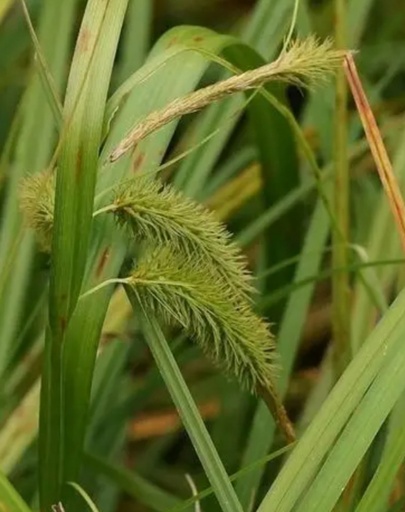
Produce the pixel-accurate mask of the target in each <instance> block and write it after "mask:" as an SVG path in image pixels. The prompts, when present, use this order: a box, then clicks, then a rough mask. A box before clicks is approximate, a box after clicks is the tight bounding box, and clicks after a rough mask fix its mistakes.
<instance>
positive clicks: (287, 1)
mask: <svg viewBox="0 0 405 512" xmlns="http://www.w3.org/2000/svg"><path fill="white" fill-rule="evenodd" d="M294 5H295V2H294V1H293V0H257V1H256V2H254V1H250V0H249V1H248V0H194V1H193V2H190V1H187V0H166V1H165V2H164V1H163V0H160V1H155V2H153V1H152V0H129V2H128V1H126V0H89V1H88V2H86V1H84V0H64V1H60V2H58V1H56V0H32V1H28V0H27V1H26V5H25V4H24V3H23V2H20V1H17V0H15V1H13V0H3V1H1V2H0V23H1V26H0V49H1V51H0V70H1V75H0V76H1V80H0V89H1V93H0V118H1V123H0V148H1V159H0V185H1V191H0V192H1V195H0V201H1V218H0V221H1V223H0V470H1V471H0V511H1V512H3V510H4V511H7V512H9V511H10V512H27V511H29V510H39V509H40V510H41V511H42V512H45V511H46V512H48V511H50V510H52V506H58V507H59V508H56V509H54V510H58V511H59V512H61V511H62V510H63V509H64V510H65V511H66V512H67V511H69V512H70V511H73V510H85V509H86V507H87V508H91V506H97V509H98V510H100V511H105V512H109V511H111V512H113V511H118V510H120V511H128V512H129V511H133V512H143V511H165V512H168V511H175V510H176V511H180V510H188V511H197V510H200V509H199V508H198V507H199V506H200V507H201V510H204V511H210V512H211V511H213V512H215V511H220V510H222V511H225V512H236V511H246V512H247V511H250V510H258V511H259V512H290V511H293V510H294V511H300V512H328V511H332V510H336V511H339V512H349V511H356V512H394V511H401V510H405V479H404V471H403V466H402V463H403V459H404V457H405V434H404V432H405V414H404V405H405V402H404V394H403V393H404V390H405V376H404V375H405V374H404V370H403V369H404V367H405V345H404V342H403V340H404V334H405V315H404V313H405V295H404V292H403V291H402V288H403V283H404V272H403V253H402V250H401V245H400V237H399V236H398V232H397V229H396V227H395V223H394V220H393V218H392V216H391V213H390V207H389V201H390V198H387V197H386V195H385V194H384V191H383V189H382V187H381V184H380V182H379V179H378V176H377V173H376V171H375V163H374V162H373V159H372V158H371V153H370V148H369V146H368V143H367V141H366V140H365V137H364V133H363V130H362V127H361V123H360V121H359V116H358V113H357V112H356V109H355V107H354V103H353V101H352V99H351V96H350V92H349V91H348V90H347V86H346V81H345V77H344V73H343V71H341V72H339V73H338V74H337V77H336V79H333V80H330V81H329V82H328V83H326V84H324V83H323V84H319V85H315V86H314V87H313V88H311V90H309V91H308V90H304V89H299V88H298V87H296V86H291V85H285V84H279V83H272V84H271V85H269V86H266V93H264V94H255V95H253V97H252V96H246V95H243V94H238V95H234V96H231V97H230V98H228V99H226V100H223V101H221V102H218V103H214V104H212V105H211V106H209V107H207V108H206V109H204V110H203V111H202V112H200V113H198V114H194V115H192V116H186V117H184V118H182V119H181V120H180V121H176V122H173V123H171V124H169V125H167V126H165V127H164V128H163V129H160V130H159V131H157V132H155V133H153V134H151V135H150V136H148V137H147V138H145V139H144V140H142V141H141V142H140V143H138V145H137V146H136V148H135V150H134V151H133V152H132V153H131V154H127V155H126V156H125V157H124V158H123V159H121V160H119V161H118V162H116V163H111V162H109V160H108V156H109V155H110V154H111V152H112V150H113V149H114V148H115V147H116V146H117V144H118V143H119V142H120V141H121V140H122V139H123V138H124V136H125V135H126V134H127V132H128V130H129V129H130V128H132V127H133V126H134V125H136V124H137V122H139V121H142V120H143V119H144V118H145V117H146V116H147V115H148V114H149V113H150V112H153V111H155V110H158V109H161V108H163V107H164V106H165V105H167V104H168V103H169V102H170V101H171V100H173V99H175V98H178V97H181V96H184V95H185V94H187V93H189V92H191V91H193V90H196V89H198V88H200V87H203V86H205V85H208V84H211V83H213V82H216V81H218V80H220V79H223V78H224V77H226V76H229V74H230V71H229V70H230V69H235V68H234V67H235V66H236V67H237V68H239V69H243V70H245V69H251V68H255V67H257V66H260V65H262V64H263V63H265V62H269V61H271V60H273V59H275V58H276V57H277V55H278V54H279V52H280V50H281V48H282V44H283V38H285V37H286V35H287V33H288V30H289V27H290V24H291V20H292V17H293V11H294ZM25 7H26V9H24V8H25ZM29 17H31V20H32V24H33V26H32V27H31V31H30V18H29ZM404 27H405V8H404V5H403V2H402V1H400V0H384V1H383V0H355V1H351V2H345V1H344V0H322V1H314V0H312V1H311V0H301V2H300V3H299V8H298V14H297V18H296V23H295V28H294V37H299V38H302V39H304V38H306V37H308V36H310V35H311V34H316V35H318V36H319V37H320V38H326V37H329V36H331V37H333V38H334V39H335V42H336V45H337V46H338V47H340V48H349V49H354V50H359V51H358V53H356V55H355V59H356V62H357V65H358V68H359V73H360V75H361V78H362V81H363V85H364V88H365V90H366V92H367V95H368V98H369V101H370V103H371V105H372V107H373V110H374V112H375V114H376V116H377V120H378V123H379V126H380V130H381V133H382V135H383V137H384V141H385V143H386V146H387V149H388V152H389V154H390V157H391V159H392V162H393V167H394V171H395V174H396V176H397V179H398V181H399V184H400V186H401V187H402V189H404V187H405V125H404V118H403V113H404V107H405V104H404V94H403V91H404V84H405V75H404V62H405V31H404ZM35 34H36V36H37V37H38V41H37V40H36V36H35ZM230 36H232V37H230ZM232 66H234V67H233V68H232ZM224 68H225V69H224ZM262 92H263V91H262ZM272 98H276V99H277V100H276V102H275V101H272ZM247 99H249V101H247ZM280 104H281V105H284V106H286V107H288V108H287V109H285V108H284V109H283V108H282V109H281V110H280V109H277V108H276V107H275V105H276V106H277V105H280ZM62 105H63V107H62ZM289 112H290V114H289ZM165 164H168V165H165ZM162 166H163V168H162ZM53 168H57V172H58V178H57V185H56V199H55V223H54V226H53V243H52V254H51V256H50V255H49V254H48V253H45V252H43V251H42V250H41V247H40V246H39V245H38V242H37V239H36V237H35V234H34V232H33V231H32V230H31V229H30V228H29V227H28V226H27V222H26V220H25V219H24V217H23V214H22V212H21V204H20V203H21V201H20V195H21V183H22V178H24V177H26V176H28V175H31V174H32V173H38V172H40V171H43V170H45V169H53ZM157 171H159V172H160V173H161V175H162V176H163V178H164V179H165V180H167V181H170V182H171V183H172V184H173V186H175V187H176V188H177V189H178V190H181V191H183V192H184V194H186V195H187V196H189V197H191V198H193V199H196V200H197V201H199V202H200V203H203V204H205V205H206V206H208V207H209V208H210V209H212V210H214V211H215V212H216V215H217V216H218V218H220V219H221V220H223V221H224V222H225V223H226V224H227V225H228V227H229V229H230V230H231V231H232V233H234V235H235V240H236V242H237V243H238V244H239V245H240V246H241V247H242V249H243V251H244V252H245V253H246V255H247V257H248V260H249V266H250V268H251V270H252V272H253V273H254V274H255V276H256V280H255V283H256V285H257V288H258V290H259V293H258V294H257V295H256V296H255V307H256V310H257V311H258V312H260V313H261V314H263V315H264V316H265V317H266V318H267V319H268V320H269V322H270V323H271V324H272V331H273V332H274V334H275V336H276V342H277V348H278V352H279V354H280V357H279V359H280V369H279V374H278V382H277V385H278V389H279V391H280V394H281V395H282V396H283V397H284V399H285V404H286V408H287V410H288V412H289V415H290V417H291V418H292V419H293V421H294V424H295V427H296V431H297V437H298V441H297V442H296V443H295V444H294V445H290V446H285V441H284V439H283V437H282V435H281V434H280V432H279V431H278V429H277V428H276V425H275V422H274V420H273V419H272V418H271V416H270V414H269V412H268V410H267V408H266V406H265V404H264V403H263V402H262V401H261V400H259V399H257V398H256V397H254V396H252V395H251V394H249V393H248V392H246V391H243V390H242V389H241V387H240V385H239V384H238V383H237V382H235V381H233V380H229V379H228V378H226V376H224V375H223V374H222V372H221V371H218V370H217V369H216V368H214V367H213V365H212V364H211V363H210V362H209V361H208V360H207V359H206V358H205V357H204V355H203V354H202V352H201V350H200V349H199V348H198V347H197V346H195V345H194V344H192V343H191V342H190V341H189V340H187V339H185V338H184V337H179V336H178V333H176V332H173V331H170V330H166V329H165V330H162V329H161V327H160V325H159V323H158V322H156V320H159V319H153V318H152V319H151V318H149V317H148V315H145V314H144V312H143V311H142V310H140V309H139V307H138V309H137V307H136V304H135V308H134V309H135V311H133V309H132V307H131V303H130V301H129V300H128V298H127V296H126V294H125V292H124V290H123V289H122V288H121V287H119V286H118V287H114V286H109V287H104V288H102V289H101V290H100V291H99V292H97V293H94V294H89V295H87V296H86V297H84V298H81V294H82V293H83V292H85V291H88V290H89V289H91V288H93V287H94V286H96V285H98V284H100V283H102V282H103V281H105V280H107V279H111V278H116V277H118V276H122V275H125V269H126V268H127V266H128V263H129V261H131V259H132V258H133V254H134V247H133V244H132V243H130V242H129V240H128V233H127V232H126V231H125V230H122V229H117V225H116V223H115V222H114V220H113V219H112V218H109V217H107V216H104V217H103V216H97V217H96V218H95V219H94V220H92V212H93V211H94V210H95V209H98V208H101V207H103V206H105V202H104V201H105V197H106V195H105V192H106V191H109V190H111V187H113V186H114V185H116V184H118V183H119V182H120V181H122V180H123V179H124V178H128V177H131V176H133V175H134V174H135V175H137V174H139V173H142V172H149V173H153V172H157ZM319 173H322V174H321V176H322V179H320V178H319ZM41 379H42V389H41V390H40V380H41ZM67 482H73V483H74V484H67ZM81 493H82V496H80V494H81ZM85 493H86V494H85ZM198 493H202V494H201V495H200V494H199V495H198V496H197V497H194V498H193V496H195V494H198ZM86 496H90V497H91V499H92V500H93V501H94V503H95V504H96V505H91V503H90V502H88V503H87V504H86V502H85V500H84V498H85V497H86ZM59 502H60V503H61V505H58V503H59Z"/></svg>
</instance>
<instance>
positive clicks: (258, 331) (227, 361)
mask: <svg viewBox="0 0 405 512" xmlns="http://www.w3.org/2000/svg"><path fill="white" fill-rule="evenodd" d="M344 55H345V52H342V51H340V50H335V49H334V48H333V46H332V42H331V41H328V40H327V41H324V42H323V43H322V42H319V41H318V40H317V39H316V38H314V37H310V38H308V39H307V40H305V41H298V42H294V43H292V44H290V45H287V47H286V48H284V50H283V51H282V52H281V54H280V56H279V57H278V59H276V60H275V61H274V62H272V63H270V64H267V65H265V66H262V67H260V68H258V69H255V70H250V71H247V72H245V73H241V74H239V75H236V76H233V77H231V78H228V79H226V80H223V81H222V82H218V83H217V84H214V85H212V86H208V87H205V88H203V89H201V90H199V91H196V92H193V93H190V94H189V95H186V96H185V97H183V98H179V99H176V100H174V101H173V102H172V103H170V104H169V105H167V106H166V107H165V108H164V109H162V110H160V111H156V112H152V113H151V114H150V115H149V116H147V118H146V119H145V120H144V121H143V122H141V123H140V124H138V125H137V126H135V127H134V128H133V129H132V130H131V131H130V132H129V133H128V135H127V136H126V137H125V138H124V139H123V140H122V141H121V142H120V144H119V145H118V146H117V148H115V150H114V151H113V153H112V154H111V155H110V157H109V160H110V161H114V160H116V159H118V158H120V157H121V156H122V155H124V154H125V153H126V152H128V151H130V150H131V149H133V147H134V146H135V145H136V144H137V143H138V142H139V140H141V139H143V138H144V137H146V136H147V135H148V134H149V133H151V132H153V131H156V130H158V129H159V128H161V127H162V126H164V125H165V124H167V123H169V122H171V121H173V120H174V119H176V118H178V117H180V116H183V115H186V114H189V113H191V112H196V111H198V110H200V109H202V108H204V107H205V106H207V105H209V104H211V103H212V102H214V101H218V100H221V99H222V98H224V97H226V96H228V95H230V94H234V93H235V92H238V91H245V90H248V89H252V88H259V87H261V86H262V85H264V84H265V83H266V82H268V81H269V80H281V81H286V82H289V83H295V84H299V85H304V84H316V83H318V82H319V81H321V80H322V79H323V78H324V77H325V76H327V75H328V74H330V73H331V72H333V71H334V70H335V69H337V68H338V67H339V66H340V65H341V63H342V60H343V58H344ZM23 189H24V191H23V194H22V196H23V197H22V203H23V207H24V209H25V210H26V213H27V218H28V222H29V224H30V226H31V227H33V228H34V229H35V230H36V231H37V232H38V235H39V239H40V242H41V245H42V247H43V248H45V249H49V247H50V240H51V236H52V226H53V206H54V179H53V176H52V175H51V174H42V175H41V174H40V175H35V176H34V177H32V178H30V179H28V180H27V181H26V182H25V185H24V187H23ZM101 212H104V213H105V214H111V213H112V214H114V215H115V216H116V218H117V221H118V222H119V223H120V224H121V225H124V226H126V228H127V229H128V230H129V234H130V235H131V236H133V237H134V238H135V239H136V240H137V241H138V242H142V246H143V248H144V250H143V251H142V256H141V257H140V259H139V260H138V261H137V263H136V267H135V268H134V269H133V272H132V273H131V275H130V276H129V277H128V279H126V280H125V283H126V284H127V286H130V287H131V289H132V290H133V291H134V293H135V294H136V296H137V298H138V300H139V302H140V303H141V304H142V306H143V307H144V309H145V311H146V312H149V313H151V314H154V315H156V316H157V317H158V318H159V319H160V320H163V321H165V323H167V324H170V325H173V324H176V325H178V326H180V327H181V328H182V329H184V331H185V332H186V333H187V334H188V335H189V336H190V337H191V338H193V339H194V340H195V341H196V342H197V343H199V344H200V345H201V347H202V349H203V350H204V352H205V353H206V354H207V355H208V356H210V357H211V359H213V360H214V361H215V362H216V363H217V364H219V365H221V366H222V367H223V368H224V369H225V370H226V371H227V372H228V373H229V374H232V375H235V376H236V377H237V378H238V379H239V381H240V382H241V383H242V385H244V386H245V387H247V388H248V389H250V390H252V391H256V390H261V391H263V389H265V390H266V392H269V393H270V394H271V395H273V394H274V393H273V392H274V387H273V380H274V371H275V365H274V361H275V346H274V340H273V338H272V336H271V334H270V331H269V329H268V325H267V324H266V322H264V321H263V320H262V319H261V318H260V317H259V316H257V315H256V314H255V313H254V311H253V308H252V302H251V293H252V291H253V287H252V282H251V277H250V275H249V273H248V272H247V270H246V263H245V260H244V258H243V256H242V254H241V252H240V251H239V249H238V248H237V247H236V245H235V244H234V243H233V242H232V241H231V239H230V235H229V233H228V232H227V230H226V229H225V227H224V226H223V225H222V224H220V223H219V222H218V221H217V220H216V219H215V217H214V216H213V214H212V213H209V212H208V211H207V210H206V209H204V208H203V207H202V206H201V205H199V204H197V203H196V202H194V201H192V200H190V199H188V198H186V197H185V196H184V195H183V194H181V193H180V192H178V191H175V190H174V189H173V188H172V187H171V186H170V185H165V184H163V183H162V182H160V181H159V180H150V179H147V178H146V177H145V176H143V177H142V176H139V177H135V178H133V179H132V180H131V181H128V182H125V183H123V184H121V185H119V186H118V187H117V189H116V191H115V193H114V198H113V200H112V204H110V205H109V206H107V207H105V208H103V209H102V210H100V211H99V212H97V213H98V214H100V213H101ZM121 282H122V280H121ZM262 394H263V393H262Z"/></svg>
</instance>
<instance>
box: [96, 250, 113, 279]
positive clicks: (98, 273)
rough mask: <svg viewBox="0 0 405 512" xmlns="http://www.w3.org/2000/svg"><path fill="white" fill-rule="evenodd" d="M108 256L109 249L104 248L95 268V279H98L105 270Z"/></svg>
mask: <svg viewBox="0 0 405 512" xmlns="http://www.w3.org/2000/svg"><path fill="white" fill-rule="evenodd" d="M109 256H110V248H109V247H105V249H104V250H103V252H102V253H101V256H100V259H99V261H98V264H97V268H96V277H100V276H101V274H102V272H103V270H104V269H105V266H106V263H107V261H108V257H109Z"/></svg>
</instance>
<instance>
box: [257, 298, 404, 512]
mask: <svg viewBox="0 0 405 512" xmlns="http://www.w3.org/2000/svg"><path fill="white" fill-rule="evenodd" d="M404 308H405V293H402V294H400V295H399V297H398V298H397V299H396V301H395V302H394V303H393V305H392V306H391V307H390V309H389V311H388V312H387V314H386V315H384V317H383V319H382V320H381V321H380V323H379V324H378V325H377V327H376V328H375V329H374V331H373V332H372V333H371V335H370V336H369V338H368V339H367V341H366V342H365V343H364V345H363V346H362V348H361V349H360V351H359V352H358V353H357V355H356V357H355V358H354V359H353V361H352V362H351V363H350V365H349V367H348V368H347V370H346V371H345V372H344V374H343V376H342V377H341V379H340V380H339V382H338V383H337V384H336V386H335V387H334V389H333V390H332V392H331V394H330V395H329V397H328V398H327V400H326V401H325V403H324V404H323V406H322V408H321V410H320V411H319V413H318V414H317V416H316V417H315V419H314V420H313V421H312V423H311V424H310V426H309V427H308V429H307V431H306V432H305V434H304V435H303V437H302V438H301V440H300V442H299V443H298V445H297V446H296V448H295V449H294V451H293V453H292V454H291V456H290V458H289V459H288V461H287V463H286V464H285V466H284V467H283V469H282V470H281V472H280V474H279V475H278V477H277V479H276V481H275V483H274V484H273V486H272V488H271V489H270V491H269V492H268V494H267V495H266V497H265V499H264V500H263V502H262V504H261V505H260V507H259V512H268V511H270V510H274V508H276V509H277V511H278V512H290V511H291V510H292V507H294V506H295V505H296V504H297V503H298V500H299V499H300V497H301V495H302V493H303V492H304V491H305V489H306V488H307V486H308V485H310V483H311V481H312V479H313V478H314V477H315V476H316V474H317V473H318V470H319V467H320V465H321V463H322V460H323V458H324V457H325V455H326V454H327V453H328V451H329V450H330V448H331V447H332V446H333V444H334V442H335V441H336V440H337V438H338V436H339V434H340V432H341V430H342V428H343V427H344V426H345V425H346V423H347V422H348V420H349V418H350V416H351V415H352V413H353V411H354V410H355V409H356V408H357V407H358V406H359V404H360V402H361V401H362V399H363V397H364V396H365V393H366V392H367V390H368V388H369V387H370V385H371V384H372V383H373V381H374V380H375V379H376V378H377V376H378V375H379V374H380V372H382V373H383V372H384V370H385V366H384V365H385V363H386V361H390V360H391V357H393V358H394V359H395V357H394V354H397V355H398V356H399V353H398V348H399V347H398V336H400V334H401V333H403V330H404V328H405V319H404V318H405V317H404V315H403V311H404ZM399 359H401V358H400V357H399ZM362 419H363V422H365V423H367V421H366V418H365V417H364V416H363V417H362ZM357 434H358V432H357ZM375 434H376V432H374V435H375ZM353 469H354V468H353ZM334 490H335V489H334ZM341 490H342V487H340V492H341Z"/></svg>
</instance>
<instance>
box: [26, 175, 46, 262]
mask: <svg viewBox="0 0 405 512" xmlns="http://www.w3.org/2000/svg"><path fill="white" fill-rule="evenodd" d="M54 204H55V175H54V173H50V172H48V171H44V172H39V173H35V174H32V175H31V176H29V177H27V178H25V179H24V180H23V181H22V183H21V190H20V205H21V210H22V212H23V214H24V217H25V222H26V224H27V226H28V227H30V228H32V229H34V230H35V232H36V235H37V239H38V242H39V245H40V247H41V249H42V250H43V251H45V252H49V251H50V250H51V244H52V231H53V210H54Z"/></svg>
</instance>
